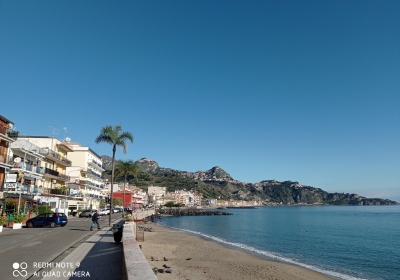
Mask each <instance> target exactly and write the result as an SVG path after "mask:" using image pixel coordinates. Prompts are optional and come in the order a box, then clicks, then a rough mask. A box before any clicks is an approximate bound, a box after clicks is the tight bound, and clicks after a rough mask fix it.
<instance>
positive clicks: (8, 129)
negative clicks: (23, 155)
mask: <svg viewBox="0 0 400 280" xmlns="http://www.w3.org/2000/svg"><path fill="white" fill-rule="evenodd" d="M13 126H14V123H13V122H12V121H10V120H8V119H6V118H5V117H3V116H2V115H0V198H2V197H3V190H4V184H5V175H6V170H9V169H10V168H11V167H12V165H13V162H12V159H10V158H9V155H8V149H9V145H10V144H11V143H12V142H14V141H15V139H14V136H15V135H17V132H15V131H13V130H12V128H13Z"/></svg>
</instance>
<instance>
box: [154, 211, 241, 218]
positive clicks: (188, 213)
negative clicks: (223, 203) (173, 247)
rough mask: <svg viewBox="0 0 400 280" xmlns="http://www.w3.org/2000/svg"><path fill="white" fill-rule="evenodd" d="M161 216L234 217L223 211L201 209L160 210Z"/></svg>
mask: <svg viewBox="0 0 400 280" xmlns="http://www.w3.org/2000/svg"><path fill="white" fill-rule="evenodd" d="M157 212H158V213H160V214H161V215H169V216H175V217H179V216H221V215H225V216H226V215H233V214H232V213H227V212H221V211H203V210H201V209H182V210H181V209H160V210H157Z"/></svg>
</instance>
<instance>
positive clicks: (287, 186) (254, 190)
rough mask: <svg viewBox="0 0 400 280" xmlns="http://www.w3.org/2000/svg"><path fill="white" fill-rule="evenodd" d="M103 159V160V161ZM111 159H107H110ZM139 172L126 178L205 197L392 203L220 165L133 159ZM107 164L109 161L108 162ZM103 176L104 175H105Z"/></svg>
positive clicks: (289, 202) (270, 201)
mask: <svg viewBox="0 0 400 280" xmlns="http://www.w3.org/2000/svg"><path fill="white" fill-rule="evenodd" d="M103 162H104V161H103ZM110 162H111V161H110ZM136 164H138V165H139V166H140V169H141V171H142V172H141V173H140V174H139V176H138V177H137V178H134V177H129V182H130V183H131V184H135V185H136V186H138V187H141V188H143V189H147V187H148V186H151V185H153V186H160V187H167V190H168V191H174V190H179V189H187V190H191V189H194V188H196V190H197V191H199V192H202V193H203V195H204V197H205V198H219V199H224V200H225V199H243V200H261V201H263V202H264V203H265V204H280V203H282V204H285V205H293V204H294V205H296V204H322V205H394V204H398V203H397V202H395V201H391V200H388V199H381V198H366V197H363V196H359V195H357V194H349V193H328V192H326V191H324V190H321V189H319V188H314V187H311V186H305V185H301V184H300V183H299V182H292V181H284V182H278V181H275V180H265V181H261V182H259V183H246V182H240V181H237V180H234V179H233V178H232V177H231V176H230V175H229V174H228V173H227V172H226V171H224V170H223V169H222V168H220V167H218V166H215V167H213V168H211V169H210V170H205V171H197V172H189V171H181V170H175V169H171V168H162V167H159V165H158V163H157V162H156V161H155V160H152V159H146V158H142V159H140V160H138V161H136ZM110 166H111V165H110ZM105 176H106V175H105Z"/></svg>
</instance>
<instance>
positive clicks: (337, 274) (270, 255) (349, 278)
mask: <svg viewBox="0 0 400 280" xmlns="http://www.w3.org/2000/svg"><path fill="white" fill-rule="evenodd" d="M170 228H173V229H176V230H179V231H184V232H188V233H194V234H197V235H201V236H204V237H207V238H209V239H212V240H215V241H217V242H220V243H224V244H228V245H231V246H235V247H239V248H241V249H244V250H247V251H251V252H255V253H257V254H260V255H264V256H266V257H268V258H271V259H276V260H279V261H282V262H285V263H290V264H294V265H297V266H302V267H305V268H308V269H310V270H314V271H317V272H320V273H322V274H325V275H328V276H332V277H336V278H340V279H343V280H368V279H366V278H357V277H353V276H350V275H346V274H343V273H340V272H335V271H330V270H325V269H322V268H319V267H317V266H313V265H308V264H305V263H301V262H298V261H296V260H294V259H290V258H285V257H282V256H280V255H278V254H275V253H271V252H267V251H263V250H259V249H256V248H254V247H250V246H247V245H245V244H241V243H235V242H230V241H227V240H224V239H222V238H218V237H215V236H212V235H209V234H205V233H202V232H197V231H192V230H187V229H182V228H176V227H170Z"/></svg>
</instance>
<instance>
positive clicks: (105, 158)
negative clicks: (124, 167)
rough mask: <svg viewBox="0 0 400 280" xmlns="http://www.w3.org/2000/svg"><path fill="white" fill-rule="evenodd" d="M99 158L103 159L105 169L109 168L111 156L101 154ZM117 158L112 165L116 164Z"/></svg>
mask: <svg viewBox="0 0 400 280" xmlns="http://www.w3.org/2000/svg"><path fill="white" fill-rule="evenodd" d="M101 160H102V161H103V166H104V169H105V170H111V164H112V157H109V156H101ZM117 162H118V160H115V161H114V165H115V164H117Z"/></svg>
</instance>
